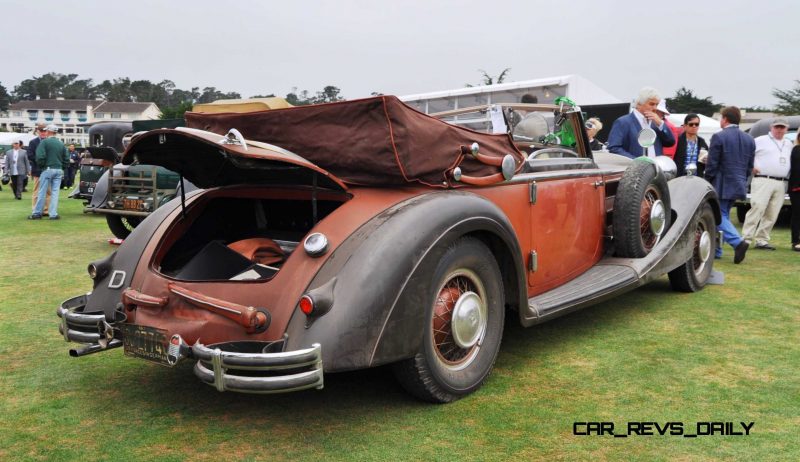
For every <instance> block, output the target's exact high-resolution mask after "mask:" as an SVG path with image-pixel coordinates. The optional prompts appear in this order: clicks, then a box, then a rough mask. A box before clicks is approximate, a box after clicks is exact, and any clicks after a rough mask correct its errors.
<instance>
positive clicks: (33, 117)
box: [28, 110, 39, 122]
mask: <svg viewBox="0 0 800 462" xmlns="http://www.w3.org/2000/svg"><path fill="white" fill-rule="evenodd" d="M38 118H39V111H35V110H33V111H32V110H29V111H28V119H30V121H31V122H36V119H38Z"/></svg>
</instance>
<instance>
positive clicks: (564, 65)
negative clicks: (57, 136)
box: [0, 0, 800, 107]
mask: <svg viewBox="0 0 800 462" xmlns="http://www.w3.org/2000/svg"><path fill="white" fill-rule="evenodd" d="M0 5H2V12H3V13H4V14H3V16H4V19H5V23H6V26H7V29H6V34H4V38H3V39H2V40H0V52H1V54H0V56H2V61H3V65H2V71H0V83H2V84H3V85H4V86H6V88H7V89H8V90H9V91H12V90H13V87H14V86H15V85H17V84H19V83H20V82H21V81H22V80H23V79H26V78H30V77H32V76H40V75H42V74H45V73H47V72H58V73H64V74H68V73H76V74H79V75H80V77H81V78H91V79H93V80H94V81H95V83H99V82H101V81H102V80H105V79H114V78H116V77H130V78H131V79H133V80H137V79H146V80H150V81H152V82H154V83H155V82H159V81H161V80H163V79H170V80H172V81H174V82H175V84H176V85H177V87H178V88H182V89H189V88H191V87H193V86H197V87H200V88H203V87H206V86H214V87H217V89H218V90H221V91H225V92H228V91H237V92H239V93H241V94H242V96H245V97H246V96H251V95H254V94H267V93H275V94H277V95H285V94H286V93H287V92H289V91H292V88H293V87H297V88H298V89H299V90H303V89H305V90H309V91H311V92H315V91H317V90H321V89H322V88H323V87H324V86H326V85H335V86H337V87H339V88H340V89H341V90H342V93H341V94H342V96H344V97H346V98H348V99H353V98H358V97H364V96H369V94H370V93H371V92H373V91H377V92H381V93H386V94H395V95H406V94H414V93H424V92H429V91H438V90H447V89H452V88H458V87H463V86H464V84H466V83H478V82H479V81H480V79H481V74H480V73H479V72H478V71H477V70H478V69H485V70H486V71H487V72H488V73H489V74H490V75H497V74H499V73H500V72H501V71H502V70H503V69H504V68H507V67H509V68H511V71H510V73H509V76H508V79H507V80H506V81H519V80H528V79H535V78H542V77H551V76H557V75H565V74H579V75H581V76H583V77H585V78H587V79H589V80H590V81H592V82H594V83H595V84H596V85H598V86H599V87H601V88H603V89H605V90H606V91H608V92H609V93H611V94H612V95H614V96H616V97H618V98H620V99H622V100H625V101H627V100H630V99H631V98H632V97H633V96H634V95H635V94H636V93H637V91H638V90H639V88H640V87H642V86H645V85H650V86H654V87H656V88H657V89H659V90H660V91H661V93H662V94H663V95H664V96H672V95H674V93H675V90H677V89H678V88H680V87H682V86H685V87H687V88H689V89H691V90H693V91H694V92H695V93H696V94H697V95H698V96H700V97H706V96H711V97H712V98H713V100H714V101H715V102H718V103H725V104H735V105H739V106H756V105H762V106H769V107H771V106H772V105H774V104H775V102H776V100H775V98H774V97H773V96H772V90H773V89H774V88H779V89H789V88H792V87H793V86H794V81H795V80H797V79H800V1H798V0H776V1H772V0H766V1H753V0H750V1H739V0H729V1H719V2H711V1H702V0H694V1H670V2H666V1H661V2H653V1H641V0H638V1H634V0H624V1H614V2H604V1H599V0H594V1H584V0H563V1H546V2H545V1H538V0H527V1H501V0H482V1H474V0H466V1H458V2H456V1H435V0H394V1H380V0H372V1H362V0H339V1H309V0H306V1H288V0H284V1H279V2H278V1H266V0H264V1H253V0H226V1H219V0H191V1H188V0H172V1H167V0H137V1H110V0H103V1H100V0H85V1H70V0H45V1H42V0H37V1H33V0H11V1H9V0H0ZM12 31H13V32H12ZM578 103H580V101H579V102H578Z"/></svg>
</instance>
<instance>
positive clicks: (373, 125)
mask: <svg viewBox="0 0 800 462" xmlns="http://www.w3.org/2000/svg"><path fill="white" fill-rule="evenodd" d="M185 118H186V122H187V125H188V126H189V127H191V128H199V129H202V130H208V131H211V132H215V133H219V134H223V135H224V134H226V133H227V132H228V130H230V129H231V128H235V129H237V130H239V131H240V132H241V133H242V135H243V136H244V137H245V138H247V139H251V140H255V141H261V142H265V143H270V144H274V145H276V146H280V147H282V148H284V149H287V150H289V151H292V152H294V153H295V154H297V155H299V156H301V157H303V158H305V159H307V160H308V161H310V162H312V163H314V164H316V165H317V166H319V167H321V168H323V169H325V170H327V171H328V172H330V173H331V174H333V175H335V176H337V177H338V178H340V179H341V180H342V181H344V182H345V183H349V184H353V185H401V184H405V183H414V182H418V183H421V184H425V185H428V186H433V187H452V186H454V185H453V184H451V183H452V180H451V176H450V175H448V172H450V171H452V169H453V168H454V167H456V166H460V167H461V170H462V173H463V174H464V175H470V176H478V177H483V176H488V175H492V174H496V173H498V172H499V171H500V168H499V167H493V166H489V165H485V164H483V163H481V162H478V161H477V160H475V159H473V158H472V157H471V156H469V155H467V156H466V157H464V155H463V154H462V146H465V147H469V146H470V145H471V144H472V143H473V142H477V143H478V144H479V145H480V152H481V154H484V155H486V156H491V157H497V158H502V157H503V156H505V155H506V154H511V155H512V156H514V159H515V160H516V161H517V162H516V164H517V168H519V167H520V166H521V165H522V162H523V161H524V156H523V155H522V153H521V152H520V151H519V150H517V148H516V147H515V146H514V144H513V142H512V140H511V137H510V136H508V135H505V134H503V135H491V134H486V133H479V132H475V131H472V130H469V129H466V128H462V127H457V126H454V125H451V124H448V123H446V122H443V121H441V120H438V119H435V118H433V117H430V116H428V115H426V114H423V113H421V112H418V111H416V110H414V109H412V108H410V107H408V106H406V105H405V104H403V103H402V102H401V101H400V100H399V99H397V97H395V96H378V97H373V98H365V99H359V100H352V101H343V102H338V103H328V104H319V105H313V106H298V107H293V108H287V109H275V110H267V111H260V112H251V113H246V114H233V113H223V114H201V113H194V112H187V113H186V114H185Z"/></svg>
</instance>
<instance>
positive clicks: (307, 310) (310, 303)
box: [300, 295, 314, 316]
mask: <svg viewBox="0 0 800 462" xmlns="http://www.w3.org/2000/svg"><path fill="white" fill-rule="evenodd" d="M300 311H302V312H303V314H305V315H306V316H311V313H313V312H314V299H312V298H311V297H309V296H308V295H303V296H302V297H301V298H300Z"/></svg>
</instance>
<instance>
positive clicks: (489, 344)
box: [394, 238, 505, 403]
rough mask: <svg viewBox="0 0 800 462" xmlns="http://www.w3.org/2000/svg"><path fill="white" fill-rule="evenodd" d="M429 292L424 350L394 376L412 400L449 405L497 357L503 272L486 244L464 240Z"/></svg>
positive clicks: (441, 265) (448, 255)
mask: <svg viewBox="0 0 800 462" xmlns="http://www.w3.org/2000/svg"><path fill="white" fill-rule="evenodd" d="M425 289H426V290H428V291H429V293H428V296H427V297H425V299H427V300H428V306H427V307H425V308H424V309H425V310H426V316H425V320H426V321H425V325H424V326H423V327H424V329H425V331H424V338H423V343H422V346H421V347H420V350H419V352H418V353H417V354H416V355H415V356H414V357H413V358H410V359H407V360H404V361H401V362H399V363H397V364H395V367H394V372H395V375H396V376H397V378H398V380H399V381H400V383H401V384H402V385H403V386H404V387H405V388H406V389H407V390H408V391H409V392H410V393H411V394H413V395H414V396H417V397H418V398H420V399H423V400H426V401H431V402H438V403H446V402H450V401H454V400H457V399H459V398H461V397H463V396H465V395H468V394H469V393H472V392H473V391H475V390H477V389H478V388H479V387H480V386H481V385H482V384H483V381H484V380H485V379H486V377H487V376H488V375H489V373H490V372H491V370H492V367H493V366H494V362H495V359H497V353H498V351H499V349H500V340H501V337H502V333H503V322H504V315H505V313H504V309H505V308H504V302H503V285H502V280H501V275H500V268H499V267H498V265H497V262H496V261H495V259H494V256H493V255H492V253H491V252H490V251H489V249H488V248H487V247H486V246H485V245H484V244H483V243H481V242H480V241H478V240H477V239H473V238H462V239H460V240H458V241H457V242H455V243H454V244H452V245H451V246H450V247H449V248H448V249H447V250H446V251H445V253H444V255H443V256H442V258H441V259H440V260H439V262H438V264H437V266H436V271H435V272H434V277H433V279H432V283H431V284H430V285H429V286H428V287H426V288H425Z"/></svg>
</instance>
